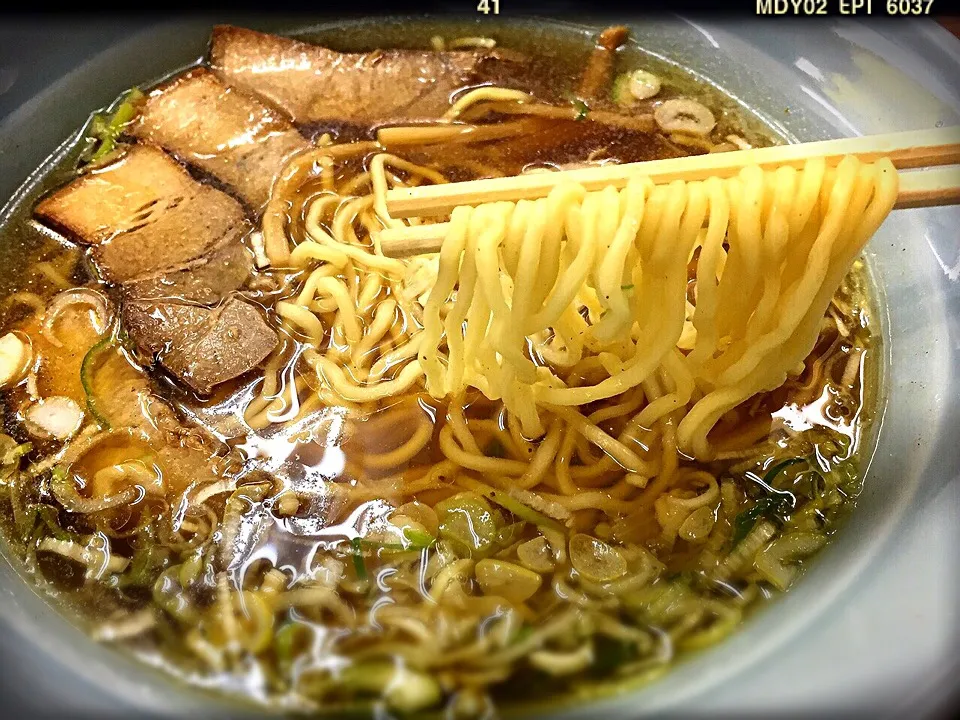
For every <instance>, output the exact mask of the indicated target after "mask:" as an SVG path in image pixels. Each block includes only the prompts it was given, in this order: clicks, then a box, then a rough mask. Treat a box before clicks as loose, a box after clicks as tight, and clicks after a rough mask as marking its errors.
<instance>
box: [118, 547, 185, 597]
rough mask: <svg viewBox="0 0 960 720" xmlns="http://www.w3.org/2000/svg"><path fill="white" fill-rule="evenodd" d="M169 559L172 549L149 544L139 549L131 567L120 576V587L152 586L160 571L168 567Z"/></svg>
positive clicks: (134, 555)
mask: <svg viewBox="0 0 960 720" xmlns="http://www.w3.org/2000/svg"><path fill="white" fill-rule="evenodd" d="M169 559H170V551H169V550H167V549H166V548H163V547H159V546H157V545H148V546H146V547H144V548H142V549H140V550H137V551H136V552H134V553H133V558H132V559H131V561H130V567H129V568H127V571H126V572H125V573H124V574H123V575H122V576H121V577H120V587H124V588H126V587H150V586H151V585H153V583H154V582H156V580H157V575H158V574H159V571H161V570H163V569H164V568H165V567H166V565H167V562H168V561H169ZM178 575H179V573H178ZM178 579H179V578H178Z"/></svg>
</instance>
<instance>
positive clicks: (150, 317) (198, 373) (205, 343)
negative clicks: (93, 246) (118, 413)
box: [123, 297, 277, 395]
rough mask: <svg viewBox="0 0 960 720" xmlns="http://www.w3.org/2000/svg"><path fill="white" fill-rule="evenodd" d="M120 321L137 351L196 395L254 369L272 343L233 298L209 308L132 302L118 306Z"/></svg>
mask: <svg viewBox="0 0 960 720" xmlns="http://www.w3.org/2000/svg"><path fill="white" fill-rule="evenodd" d="M123 322H124V325H125V326H126V328H127V330H128V332H129V333H130V336H131V337H132V338H134V339H135V340H136V342H137V345H138V346H139V347H140V349H141V350H142V351H143V352H145V353H147V354H149V355H151V356H153V357H155V358H157V359H158V360H159V361H160V362H161V363H162V364H163V366H164V367H166V368H167V369H168V370H169V371H170V372H172V373H173V374H174V375H176V376H177V377H178V378H180V379H181V380H182V381H183V382H184V383H186V384H187V385H188V386H189V387H190V388H191V389H193V390H194V391H196V392H197V393H199V394H201V395H207V394H209V393H210V391H211V390H212V389H213V387H214V386H216V385H219V384H220V383H222V382H226V381H227V380H231V379H233V378H235V377H238V376H240V375H242V374H244V373H245V372H247V371H248V370H249V369H251V368H253V367H256V366H257V365H259V364H260V363H261V362H263V360H264V359H265V358H266V357H267V355H269V354H270V352H271V351H272V350H273V349H274V348H275V347H276V345H277V335H276V333H275V332H274V331H273V330H272V329H271V328H270V326H269V325H267V323H266V322H265V321H264V319H263V316H262V315H261V314H260V312H259V311H258V310H257V309H256V308H255V307H254V306H253V305H251V304H250V303H248V302H245V301H243V300H240V299H238V298H236V297H231V298H228V299H227V300H226V301H225V302H224V303H223V304H222V305H220V306H217V307H213V308H211V307H206V306H203V305H189V304H184V303H179V302H162V301H155V300H134V301H130V302H127V303H125V304H124V308H123Z"/></svg>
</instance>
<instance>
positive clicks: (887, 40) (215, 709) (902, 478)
mask: <svg viewBox="0 0 960 720" xmlns="http://www.w3.org/2000/svg"><path fill="white" fill-rule="evenodd" d="M416 22H422V21H419V20H413V19H405V18H397V19H390V20H384V19H377V20H373V19H370V20H365V21H357V22H351V23H346V24H343V25H337V24H336V23H322V25H324V26H326V27H337V28H339V32H340V34H341V36H342V37H343V38H345V39H347V40H349V38H350V37H351V34H352V33H359V32H363V29H364V27H365V26H366V27H367V28H369V26H370V24H375V25H376V27H378V28H381V29H382V30H383V31H384V32H396V31H397V28H402V27H404V26H405V25H406V24H409V23H416ZM244 23H245V24H247V25H249V26H252V27H258V28H262V29H265V30H271V31H285V30H286V31H296V30H297V29H299V28H305V27H307V26H310V25H311V23H310V22H309V21H307V20H304V19H302V18H297V19H285V20H280V19H269V20H267V19H260V20H258V19H245V20H244ZM211 24H212V22H200V21H191V22H173V23H166V24H162V25H156V26H149V27H131V28H126V27H125V28H123V31H124V33H130V32H134V31H135V34H132V35H129V36H127V37H124V38H123V39H117V38H116V35H117V34H119V33H117V32H115V31H114V30H105V31H104V33H103V37H102V39H101V40H100V42H102V47H103V49H102V50H100V51H99V53H98V54H96V55H95V56H93V57H91V58H88V57H87V56H88V55H89V52H90V50H91V48H92V47H94V46H96V45H97V44H98V38H97V37H96V34H94V36H93V39H92V40H91V39H89V38H88V39H87V41H86V44H84V45H83V46H82V47H81V46H80V45H79V43H78V44H77V46H74V45H72V44H71V43H70V42H66V43H64V44H63V45H57V46H55V49H53V50H50V51H49V56H47V55H46V54H44V56H43V59H38V60H37V62H38V63H40V67H39V68H38V67H36V66H34V65H33V64H32V63H31V64H30V65H29V66H28V65H27V63H26V61H23V62H22V64H17V63H16V61H15V64H14V65H13V66H12V67H13V70H12V72H13V73H15V74H14V75H13V77H14V78H15V82H14V83H13V85H12V87H13V88H14V90H15V92H14V93H13V95H14V97H15V98H16V99H17V100H18V103H17V104H18V106H17V107H5V108H4V109H5V110H6V112H7V113H8V114H7V115H6V117H5V118H4V119H3V121H2V124H0V150H2V154H3V157H4V167H3V171H2V176H0V195H2V196H3V197H4V198H8V197H12V196H14V195H15V193H16V192H17V188H18V187H20V186H21V184H22V183H23V182H24V180H25V179H27V185H26V186H24V187H26V188H29V185H30V180H29V179H28V176H29V175H30V173H31V172H32V171H33V170H34V168H37V167H39V166H41V165H42V164H43V163H44V161H45V159H46V158H47V157H48V156H49V155H50V154H52V153H55V152H57V148H58V147H60V146H61V145H62V143H64V142H65V141H66V140H67V139H68V138H69V137H72V135H73V133H74V132H75V128H77V127H80V126H81V125H82V123H83V122H84V120H85V119H86V117H87V116H88V114H89V112H90V111H91V110H93V109H95V108H98V107H101V106H105V105H107V104H108V103H109V102H110V101H111V100H112V99H113V98H115V97H116V96H117V95H118V94H119V93H120V92H122V91H123V90H124V89H126V88H128V87H131V86H134V85H138V84H143V83H145V82H150V81H153V80H156V79H159V78H161V77H163V76H165V75H167V74H169V73H170V72H171V71H173V70H176V69H178V68H182V67H185V66H187V65H189V64H190V63H192V62H194V61H195V60H196V58H197V57H199V56H201V55H202V54H203V53H204V49H205V46H206V42H207V36H208V33H209V29H210V25H211ZM628 24H629V25H630V27H631V29H632V32H633V41H634V42H635V43H636V44H637V45H638V46H639V47H640V48H642V50H643V51H645V52H647V53H650V54H652V55H654V56H657V57H659V58H661V59H662V60H663V61H665V62H667V63H676V64H679V65H681V66H683V67H684V68H686V69H687V70H689V71H690V72H692V73H693V74H695V75H696V76H697V77H698V78H699V79H700V80H702V81H704V82H706V83H709V84H712V85H714V86H715V87H716V88H718V89H719V90H720V91H721V92H722V93H724V94H726V95H728V96H730V97H732V98H734V99H735V100H736V101H737V102H738V103H739V104H740V105H741V107H742V109H743V111H744V112H745V113H747V114H752V115H753V116H755V118H756V119H758V120H759V121H760V122H762V123H763V124H765V125H767V126H768V127H770V128H772V129H773V130H774V132H776V133H778V134H780V135H782V136H783V137H784V138H787V139H789V140H792V141H808V140H818V139H827V138H835V137H849V136H853V135H858V134H871V133H883V132H893V131H899V130H911V129H924V128H930V127H934V126H941V125H954V124H957V123H958V118H960V96H958V93H957V90H956V89H955V87H954V86H955V83H954V82H953V79H954V78H955V77H956V76H957V74H958V73H960V45H958V43H957V42H956V40H955V39H953V38H950V37H949V35H947V34H946V32H945V31H943V30H941V29H939V28H937V27H936V26H935V25H933V24H932V23H921V22H917V23H913V22H911V23H905V24H903V25H896V26H894V25H883V26H879V25H878V26H874V25H870V24H862V23H854V22H849V23H848V22H835V23H804V24H802V25H796V24H792V23H790V22H782V23H780V22H778V23H770V22H762V23H761V22H755V23H750V22H747V23H744V22H740V23H736V24H733V23H731V24H725V23H722V22H706V21H701V20H688V19H683V18H669V19H668V18H656V19H648V20H632V21H630V22H629V23H628ZM510 25H512V26H516V25H520V26H524V25H525V26H526V27H527V28H528V29H529V32H530V33H540V32H542V31H543V27H544V26H545V25H551V26H556V27H555V28H551V31H556V32H560V33H569V34H571V35H576V34H586V33H592V32H595V31H596V29H597V27H599V26H600V24H599V23H592V22H589V21H587V20H577V21H575V22H555V21H552V20H534V19H531V20H516V21H511V22H510ZM442 26H443V23H439V21H438V25H437V26H436V27H442ZM461 27H462V26H461ZM476 27H477V32H480V31H482V32H483V33H485V34H491V35H494V36H495V35H496V33H497V27H498V25H497V24H496V23H493V22H488V21H484V22H483V23H481V24H478V25H477V26H476ZM420 32H421V33H422V36H427V35H428V33H429V32H430V30H422V31H420ZM111 35H112V36H111ZM51 44H52V43H51ZM71 53H75V54H76V56H77V58H78V59H80V58H83V62H82V63H80V64H78V65H77V66H76V67H73V66H72V64H71V62H70V55H71ZM44 64H46V65H47V67H48V71H47V72H39V71H38V70H39V69H42V68H43V66H44ZM65 68H69V69H68V70H65ZM34 76H36V77H37V78H38V79H43V81H44V82H39V81H38V82H37V83H35V84H34V83H33V82H32V81H31V77H34ZM8 77H9V73H8ZM46 83H48V84H46ZM3 100H4V97H3V95H2V94H0V102H3ZM20 100H22V103H20V102H19V101H20ZM958 225H960V210H958V209H957V208H936V209H923V210H910V211H898V212H895V213H894V214H892V215H891V216H890V217H889V218H888V219H887V220H886V222H885V223H884V225H883V226H882V228H881V230H880V231H879V232H878V233H877V235H876V236H875V237H874V238H873V240H872V241H871V242H870V244H869V245H868V247H867V251H866V253H865V257H866V260H867V265H868V268H869V271H870V273H871V274H872V277H873V280H874V283H875V285H876V287H877V288H878V289H879V291H878V294H877V295H878V296H877V298H876V301H877V305H878V311H879V312H878V313H877V316H878V317H877V319H878V320H879V326H880V334H881V336H882V352H883V354H884V363H883V365H884V368H883V371H882V377H881V384H882V388H883V392H882V393H881V395H882V398H883V404H882V407H881V408H880V416H879V417H878V419H877V421H876V422H875V423H874V426H873V428H872V431H873V432H874V433H876V434H877V438H876V446H875V447H876V449H875V452H874V453H873V456H872V459H871V458H864V460H865V461H866V460H871V462H870V463H869V467H868V468H867V469H866V481H865V485H864V490H863V493H862V494H861V495H860V497H859V500H858V503H857V508H856V510H855V511H854V512H853V514H852V515H851V517H850V518H849V520H847V522H846V524H845V526H844V527H843V528H842V529H841V530H840V532H838V533H837V535H836V537H835V538H834V540H833V541H832V542H831V544H830V545H829V546H828V547H827V548H826V549H825V550H824V551H823V552H822V553H821V554H820V555H819V556H818V557H817V559H816V561H815V562H814V563H812V564H811V566H810V567H809V568H808V569H807V570H806V572H805V574H804V577H803V578H802V579H801V581H800V582H798V583H797V584H796V586H795V587H793V588H792V589H791V591H790V592H789V593H788V594H786V595H785V596H784V597H782V598H780V599H778V600H777V601H776V602H775V603H773V604H771V606H770V607H768V608H766V609H764V610H763V611H762V612H760V613H758V614H757V615H756V616H754V617H752V618H750V619H749V620H748V621H747V622H746V623H745V625H744V627H743V628H742V629H741V630H740V631H739V632H737V633H735V634H734V635H733V636H732V637H730V638H728V639H727V640H725V641H724V642H723V643H721V644H719V645H718V646H716V647H713V648H711V649H709V650H706V651H703V652H701V653H698V654H697V655H695V656H693V657H691V658H689V659H687V660H685V661H684V662H682V663H681V664H679V665H678V666H677V667H675V668H674V669H673V670H672V671H671V672H670V673H668V674H667V675H666V676H665V677H663V678H662V679H659V680H658V681H656V682H655V683H653V684H651V685H649V686H647V687H644V688H641V689H637V690H629V691H626V692H624V693H621V694H618V695H615V696H604V697H600V698H598V699H596V700H591V701H586V702H583V703H579V704H576V705H572V706H566V705H564V706H551V705H548V704H547V705H541V706H537V707H533V708H523V711H522V712H523V714H526V713H528V712H534V713H539V714H542V715H544V716H551V717H561V716H562V717H583V718H592V717H611V718H612V717H624V718H626V717H635V716H636V715H638V714H641V713H653V712H658V711H665V710H673V711H679V712H682V711H690V710H691V709H693V708H696V709H699V710H701V711H705V710H709V709H710V707H711V699H712V698H714V697H717V696H718V694H722V697H723V698H724V702H725V703H726V705H725V707H728V708H737V707H739V705H738V698H742V699H743V701H744V702H747V698H749V697H751V692H753V693H754V694H753V696H752V697H753V702H755V703H756V702H762V699H760V700H758V699H757V696H756V691H755V690H753V691H752V690H751V686H752V685H753V684H754V679H755V678H756V675H757V673H758V669H759V668H764V669H765V671H766V672H767V673H775V670H776V668H777V667H778V666H779V665H780V664H781V663H783V662H785V658H786V657H788V656H789V655H790V654H791V653H797V652H804V650H803V648H802V646H803V644H804V642H807V643H809V642H811V640H810V638H815V637H818V636H817V632H818V629H822V628H825V627H830V625H829V623H830V622H832V621H834V620H833V618H834V617H835V616H836V614H837V613H839V612H841V611H842V610H843V609H844V608H848V607H851V606H854V605H857V604H862V605H864V606H866V605H869V604H874V605H876V604H881V605H882V604H883V603H885V602H889V601H890V596H889V594H890V593H893V594H896V593H904V592H914V591H908V590H906V589H904V588H892V589H891V588H878V587H877V586H875V585H867V584H866V583H865V578H867V577H869V576H870V575H872V574H876V573H879V572H881V571H882V569H883V568H884V567H885V566H887V565H890V564H891V563H894V562H895V561H896V558H897V556H898V554H901V553H902V552H903V544H902V543H901V542H900V540H901V538H902V534H903V532H904V528H906V527H908V526H910V525H911V523H916V519H917V517H918V516H919V515H920V514H922V513H925V512H927V511H928V510H927V509H928V507H929V504H930V503H931V502H932V501H933V500H934V499H935V498H937V497H939V496H941V493H943V492H945V491H949V489H950V488H949V487H948V486H949V485H950V484H951V483H953V487H955V486H956V480H957V475H958V472H960V447H958V445H957V443H956V440H955V438H956V429H957V427H958V422H960V410H958V407H957V404H956V402H955V399H956V398H957V397H958V396H960V378H958V368H960V325H958V320H957V318H958V317H960V282H958V279H960V265H958V263H960V257H958V255H957V245H956V231H955V228H956V227H958ZM0 257H2V258H4V260H5V262H4V265H6V266H7V267H9V268H15V267H16V261H15V258H14V259H9V261H7V260H8V252H7V249H5V248H0ZM0 272H3V271H0ZM936 517H937V518H941V519H942V517H941V516H939V515H938V516H936ZM937 522H940V520H937ZM948 530H949V529H943V528H940V529H935V531H936V532H948ZM931 532H933V531H931ZM937 537H940V536H939V535H938V536H937ZM926 562H928V563H934V562H936V556H930V557H927V559H926ZM941 571H942V572H948V569H947V568H942V569H941ZM0 587H2V588H3V590H4V598H5V601H4V602H3V603H2V604H0V616H2V618H3V621H4V623H5V625H7V626H9V630H7V631H6V633H7V634H6V636H7V638H8V640H7V648H6V649H5V652H6V653H7V660H8V663H18V664H19V663H22V664H23V665H22V667H24V668H28V667H38V666H39V667H43V668H52V667H56V670H55V671H52V672H46V673H45V674H46V675H48V676H50V677H55V678H57V686H56V689H55V690H52V689H51V688H52V686H51V687H48V686H45V685H41V684H40V683H41V679H40V678H28V677H24V678H22V679H21V680H20V683H21V688H20V690H19V691H18V692H19V693H20V694H21V696H22V697H25V698H26V699H28V700H29V702H30V703H31V707H32V708H35V709H43V710H47V711H49V710H51V707H50V706H49V705H50V704H53V703H58V702H62V703H66V702H68V701H69V702H70V703H71V706H72V707H77V706H80V707H90V708H99V709H104V710H110V711H117V710H118V709H120V708H125V709H128V710H129V711H130V712H149V713H151V714H169V715H170V716H185V715H193V714H197V715H199V714H203V715H205V716H209V717H228V716H229V717H237V716H238V715H243V716H245V715H247V714H249V715H251V716H256V715H258V714H260V712H261V711H259V710H256V709H252V708H250V707H249V706H246V705H240V704H236V703H235V702H234V701H232V700H230V699H227V698H225V697H224V696H223V695H221V694H219V693H217V692H215V690H216V688H210V689H209V691H207V690H205V689H203V688H198V687H196V686H191V687H188V686H186V685H184V684H181V683H180V682H177V681H175V680H173V679H172V678H171V677H170V676H169V675H167V674H166V673H164V672H163V671H162V669H160V668H151V667H148V666H146V665H144V664H141V663H136V662H132V661H131V660H130V659H129V658H128V657H127V656H124V655H121V654H119V653H117V652H115V651H114V650H112V649H111V648H109V647H106V646H101V645H96V644H94V643H93V642H92V641H91V640H89V639H88V638H87V637H86V636H85V635H84V634H82V633H81V632H80V631H79V630H77V629H76V628H74V627H73V626H72V625H71V624H70V623H69V622H68V621H67V620H65V619H63V618H62V617H61V616H60V615H59V614H58V612H57V611H56V609H54V608H53V607H52V606H51V605H50V604H48V602H47V601H45V600H44V599H43V598H41V597H40V596H39V595H38V594H37V593H36V592H35V591H34V590H33V589H32V588H31V587H30V585H29V584H28V583H27V582H26V581H25V579H24V578H23V577H21V575H20V573H19V571H18V570H17V569H16V566H15V564H13V563H10V562H7V561H6V560H5V561H4V562H3V563H2V564H0ZM937 621H938V622H941V623H943V624H944V625H946V623H947V619H946V618H943V617H941V618H938V620H937ZM904 622H906V620H904ZM951 631H952V630H950V629H945V630H944V632H945V633H949V632H951ZM805 638H806V640H805ZM834 641H835V642H839V640H837V639H836V638H835V639H834ZM806 652H807V653H808V657H811V658H813V657H817V658H819V660H818V661H817V662H818V665H820V674H819V677H820V678H821V680H822V681H823V682H827V680H826V675H828V674H830V673H831V672H834V673H835V672H838V671H839V670H840V668H834V667H832V666H831V650H830V648H829V647H822V648H820V649H818V650H817V651H816V652H813V651H811V650H807V651H806ZM917 652H921V650H917ZM813 676H814V677H818V674H817V673H814V674H813ZM34 682H35V683H36V689H35V690H33V689H32V688H31V687H30V685H25V686H24V685H23V684H24V683H34ZM24 687H25V688H26V689H24ZM41 688H42V689H41ZM811 691H812V692H815V691H816V688H815V687H813V688H811ZM830 703H831V698H830V697H829V694H826V695H824V696H823V697H822V698H820V699H819V700H818V702H817V704H816V706H817V707H818V708H819V707H830V706H831V705H830ZM58 707H59V706H58ZM63 707H66V705H65V704H64V705H63ZM516 712H517V713H518V714H520V713H521V711H520V710H517V711H516ZM508 714H509V710H508Z"/></svg>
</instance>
